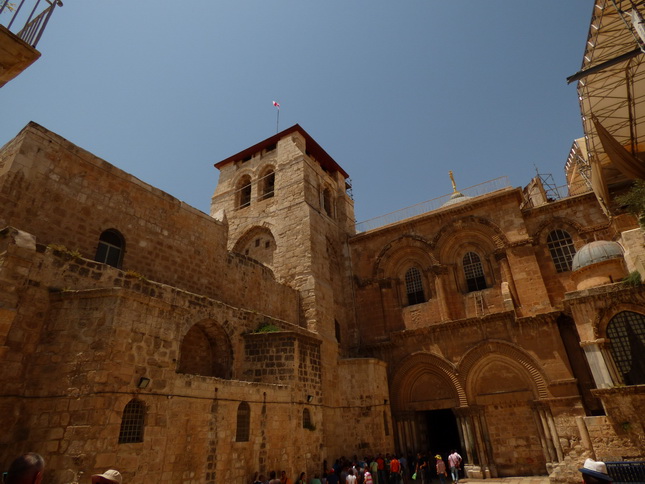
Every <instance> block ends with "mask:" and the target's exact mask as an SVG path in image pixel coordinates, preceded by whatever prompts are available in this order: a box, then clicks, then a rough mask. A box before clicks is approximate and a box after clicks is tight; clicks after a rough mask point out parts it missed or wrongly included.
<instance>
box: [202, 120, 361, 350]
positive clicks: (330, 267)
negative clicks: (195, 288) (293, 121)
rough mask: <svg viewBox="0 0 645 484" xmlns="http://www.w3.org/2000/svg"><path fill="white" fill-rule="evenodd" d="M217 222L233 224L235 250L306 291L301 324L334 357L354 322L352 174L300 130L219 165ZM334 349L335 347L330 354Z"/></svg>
mask: <svg viewBox="0 0 645 484" xmlns="http://www.w3.org/2000/svg"><path fill="white" fill-rule="evenodd" d="M215 167H216V168H218V169H219V170H220V177H219V182H218V184H217V188H216V189H215V193H214V195H213V198H212V201H211V215H212V216H213V217H215V218H218V219H224V218H225V219H226V220H227V221H228V224H229V239H228V240H229V242H228V248H229V250H232V251H234V252H237V253H240V254H244V255H247V256H248V257H251V258H253V259H255V260H257V261H259V262H261V263H263V264H265V265H266V266H267V267H269V268H271V269H272V270H273V273H274V275H275V277H276V280H278V281H279V282H282V283H285V284H287V285H289V286H291V287H293V288H295V289H297V290H299V291H300V295H301V305H302V306H301V315H302V321H300V324H302V325H303V326H306V327H307V328H308V329H309V330H311V331H314V332H316V333H318V334H319V335H320V336H321V337H322V338H323V342H327V343H331V344H332V345H331V346H333V347H334V351H337V350H338V348H339V346H337V345H336V343H340V346H341V347H346V346H347V344H348V343H349V341H348V340H349V335H348V334H347V331H348V329H347V328H348V327H352V326H353V324H352V321H350V320H353V317H354V315H353V314H354V313H353V309H352V307H353V305H352V300H351V294H352V293H351V275H350V274H351V270H350V265H349V256H348V254H349V251H348V246H347V239H348V237H349V236H351V235H353V234H354V204H353V200H352V199H351V198H350V196H349V194H348V193H347V188H348V184H347V178H348V175H347V173H346V172H345V171H344V170H343V169H342V168H341V167H340V166H339V165H338V163H336V162H335V161H334V159H333V158H332V157H331V156H329V155H328V154H327V152H326V151H325V150H324V149H323V148H322V147H321V146H320V145H319V144H318V143H316V141H315V140H314V139H313V138H312V137H311V136H309V134H308V133H307V132H306V131H305V130H304V129H302V128H301V127H300V126H299V125H294V126H292V127H290V128H288V129H286V130H284V131H282V132H280V133H278V134H276V135H275V136H272V137H270V138H268V139H265V140H264V141H261V142H259V143H257V144H256V145H254V146H251V147H249V148H247V149H245V150H243V151H241V152H239V153H237V154H235V155H233V156H231V157H229V158H227V159H225V160H222V161H220V162H219V163H217V164H215ZM330 349H331V348H330Z"/></svg>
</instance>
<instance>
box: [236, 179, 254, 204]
mask: <svg viewBox="0 0 645 484" xmlns="http://www.w3.org/2000/svg"><path fill="white" fill-rule="evenodd" d="M236 191H237V208H244V207H248V206H249V205H251V177H250V176H249V175H245V176H243V177H242V178H241V179H240V181H239V182H237V190H236Z"/></svg>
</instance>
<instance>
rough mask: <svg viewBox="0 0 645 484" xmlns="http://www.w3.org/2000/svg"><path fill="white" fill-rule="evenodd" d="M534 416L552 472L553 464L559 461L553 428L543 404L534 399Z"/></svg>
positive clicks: (547, 462)
mask: <svg viewBox="0 0 645 484" xmlns="http://www.w3.org/2000/svg"><path fill="white" fill-rule="evenodd" d="M531 410H532V413H533V418H534V419H535V427H536V428H537V431H538V436H539V437H540V445H541V446H542V454H544V459H545V460H546V468H547V472H548V473H549V474H550V473H551V472H552V470H553V464H554V463H555V462H558V458H557V454H556V451H555V447H554V446H553V437H552V435H551V428H550V427H549V424H548V422H547V417H546V413H545V411H544V407H543V404H542V403H541V402H539V401H534V402H533V403H532V405H531Z"/></svg>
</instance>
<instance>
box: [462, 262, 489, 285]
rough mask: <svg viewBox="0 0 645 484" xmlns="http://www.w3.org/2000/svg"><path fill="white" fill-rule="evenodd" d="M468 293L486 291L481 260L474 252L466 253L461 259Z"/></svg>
mask: <svg viewBox="0 0 645 484" xmlns="http://www.w3.org/2000/svg"><path fill="white" fill-rule="evenodd" d="M462 264H463V268H464V277H465V278H466V288H467V290H468V292H473V291H481V290H482V289H486V277H485V276H484V266H483V265H482V261H481V258H480V257H479V256H478V255H477V254H476V253H475V252H467V253H466V255H464V258H463V259H462Z"/></svg>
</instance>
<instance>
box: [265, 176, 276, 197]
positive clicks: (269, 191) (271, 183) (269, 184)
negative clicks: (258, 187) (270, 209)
mask: <svg viewBox="0 0 645 484" xmlns="http://www.w3.org/2000/svg"><path fill="white" fill-rule="evenodd" d="M274 190H275V172H274V171H273V170H271V171H268V172H267V173H266V174H265V175H264V176H263V177H262V200H264V199H266V198H271V197H272V196H273V193H274Z"/></svg>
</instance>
